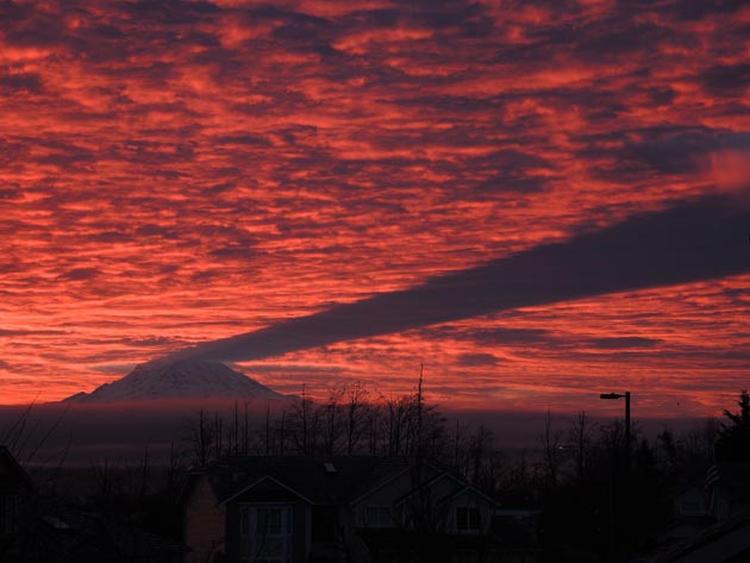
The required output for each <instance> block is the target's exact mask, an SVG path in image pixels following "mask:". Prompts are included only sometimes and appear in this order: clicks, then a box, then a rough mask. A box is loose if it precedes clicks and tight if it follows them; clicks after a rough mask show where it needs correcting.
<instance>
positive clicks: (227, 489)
mask: <svg viewBox="0 0 750 563" xmlns="http://www.w3.org/2000/svg"><path fill="white" fill-rule="evenodd" d="M414 467H415V465H414V460H413V459H412V458H408V457H404V456H394V457H378V456H342V457H332V458H318V457H307V456H237V457H232V458H226V459H223V460H221V461H219V462H216V463H214V464H212V465H211V466H209V467H207V468H206V469H205V470H204V471H202V472H200V473H197V474H194V476H193V480H192V483H193V484H194V483H195V482H196V481H197V479H198V478H200V477H201V476H205V477H206V478H207V480H208V483H209V484H210V485H211V488H212V490H213V492H214V495H215V497H216V501H217V504H219V505H222V504H225V503H227V502H229V501H231V500H232V499H234V498H237V497H238V496H239V495H241V494H243V493H245V492H248V491H251V490H252V489H254V488H255V487H257V486H259V485H261V484H267V483H268V482H272V483H274V484H275V485H276V486H278V487H281V488H283V489H286V491H287V492H289V493H291V494H294V495H295V496H297V497H299V498H300V499H301V500H303V501H304V502H308V503H310V504H342V503H352V502H357V501H359V500H360V499H362V498H364V497H365V496H366V495H368V494H369V493H371V492H373V491H376V490H378V489H379V488H380V487H382V486H385V485H387V484H388V483H389V482H391V481H392V480H393V479H395V478H397V477H398V476H399V475H402V474H403V473H404V472H406V471H409V470H411V469H413V468H414ZM424 467H425V468H426V469H428V471H427V473H425V474H424V475H423V478H424V479H420V481H422V482H423V484H428V483H431V482H433V481H434V479H436V478H442V477H447V478H450V479H453V480H455V481H456V482H457V484H458V485H459V488H460V489H461V490H462V491H464V490H470V491H472V492H478V491H477V490H476V489H474V488H473V487H471V485H469V484H468V483H466V482H465V481H464V480H463V479H461V478H460V477H458V476H457V475H455V474H454V473H453V472H452V471H449V470H447V469H445V468H442V467H439V466H437V465H435V464H432V463H426V464H425V465H424ZM191 488H192V485H189V487H188V489H187V493H188V494H189V491H190V490H191ZM480 494H481V493H480ZM482 496H485V495H482ZM486 498H488V499H489V497H486ZM489 500H490V501H491V502H493V503H494V501H493V500H492V499H489Z"/></svg>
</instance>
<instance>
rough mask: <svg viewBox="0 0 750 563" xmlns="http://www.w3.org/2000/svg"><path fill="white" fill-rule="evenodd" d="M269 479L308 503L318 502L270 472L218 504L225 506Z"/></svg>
mask: <svg viewBox="0 0 750 563" xmlns="http://www.w3.org/2000/svg"><path fill="white" fill-rule="evenodd" d="M267 479H270V480H271V481H273V482H274V483H276V484H277V485H279V486H280V487H282V488H284V489H286V490H287V491H289V492H290V493H292V494H294V495H296V496H298V497H299V498H301V499H302V500H304V501H305V502H307V503H308V504H317V503H315V502H313V501H311V500H310V499H309V498H307V497H306V496H305V495H303V494H302V493H300V492H299V491H296V490H295V489H293V488H292V487H290V486H289V485H285V484H284V483H282V482H281V481H279V480H278V479H276V478H275V477H273V476H272V475H268V474H266V475H264V476H263V477H261V478H260V479H256V480H255V481H253V482H252V483H250V484H249V485H247V486H245V487H243V488H242V489H240V490H239V491H237V492H236V493H234V494H233V495H231V496H229V497H227V498H225V499H224V500H222V501H220V502H219V503H218V504H217V506H224V505H225V504H226V503H228V502H229V501H230V500H233V499H235V498H237V497H238V496H240V495H241V494H243V493H246V492H247V491H249V490H251V489H253V488H254V487H256V486H258V485H259V484H260V483H262V482H263V481H266V480H267Z"/></svg>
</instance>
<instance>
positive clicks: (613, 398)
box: [599, 391, 630, 553]
mask: <svg viewBox="0 0 750 563" xmlns="http://www.w3.org/2000/svg"><path fill="white" fill-rule="evenodd" d="M599 398H600V399H603V400H605V401H616V400H618V399H625V482H626V488H629V487H630V391H625V393H602V394H601V395H599ZM613 481H614V465H613V466H612V475H611V476H610V484H609V541H610V552H613V551H614V498H613V497H614V490H613V488H614V482H613ZM628 521H629V519H628V518H626V519H625V523H626V525H627V522H628ZM626 549H627V552H628V553H629V552H630V535H629V533H626Z"/></svg>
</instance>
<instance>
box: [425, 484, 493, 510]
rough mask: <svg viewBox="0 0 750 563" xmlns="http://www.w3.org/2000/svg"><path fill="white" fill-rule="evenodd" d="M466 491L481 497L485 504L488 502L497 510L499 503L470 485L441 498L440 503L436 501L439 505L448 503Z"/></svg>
mask: <svg viewBox="0 0 750 563" xmlns="http://www.w3.org/2000/svg"><path fill="white" fill-rule="evenodd" d="M466 491H471V492H473V493H475V494H476V495H478V496H480V497H482V498H483V499H485V500H486V501H487V502H489V503H490V504H492V505H493V506H494V507H495V508H497V507H498V506H500V503H499V502H497V501H496V500H495V499H493V498H492V497H491V496H490V495H488V494H487V493H484V492H482V491H480V490H479V489H477V488H476V487H475V486H474V485H472V484H471V483H466V484H465V486H464V488H463V489H459V490H458V491H455V492H453V493H451V494H449V495H446V496H444V497H443V498H442V499H440V501H438V502H440V503H443V502H448V501H449V500H451V499H452V498H455V497H457V496H458V495H460V494H461V493H465V492H466Z"/></svg>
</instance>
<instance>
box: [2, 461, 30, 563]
mask: <svg viewBox="0 0 750 563" xmlns="http://www.w3.org/2000/svg"><path fill="white" fill-rule="evenodd" d="M31 492H32V483H31V479H30V478H29V476H28V474H27V473H26V471H24V470H23V468H22V467H21V466H20V465H19V464H18V462H17V461H16V460H15V458H14V457H13V455H12V454H11V453H10V451H8V449H7V448H6V447H5V446H0V559H2V558H3V557H9V554H10V553H11V552H12V551H13V549H14V548H15V544H16V540H17V536H18V533H19V531H21V529H22V523H23V519H24V517H25V515H26V510H25V509H26V507H27V505H28V501H29V497H30V495H31Z"/></svg>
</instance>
